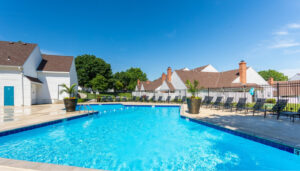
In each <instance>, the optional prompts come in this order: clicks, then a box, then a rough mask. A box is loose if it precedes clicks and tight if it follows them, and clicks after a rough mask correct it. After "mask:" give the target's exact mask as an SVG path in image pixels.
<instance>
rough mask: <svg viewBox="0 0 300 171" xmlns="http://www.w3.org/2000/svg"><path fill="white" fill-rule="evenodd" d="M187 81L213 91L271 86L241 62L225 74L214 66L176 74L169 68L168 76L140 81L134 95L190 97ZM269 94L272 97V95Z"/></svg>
mask: <svg viewBox="0 0 300 171" xmlns="http://www.w3.org/2000/svg"><path fill="white" fill-rule="evenodd" d="M187 80H190V81H191V82H193V81H194V80H197V81H198V82H199V87H202V88H212V89H218V88H228V87H242V86H248V87H249V86H257V85H269V84H268V82H267V81H265V80H264V79H263V78H262V77H261V76H260V75H259V74H258V73H257V72H256V71H255V70H254V69H253V68H252V67H247V65H246V62H244V61H241V62H240V63H239V68H238V69H234V70H229V71H223V72H219V71H218V70H217V69H215V68H214V67H213V66H212V65H205V66H202V67H198V68H195V69H191V70H190V69H188V68H183V69H180V70H175V71H174V72H172V69H171V68H170V67H169V68H168V69H167V74H165V73H163V74H162V76H161V77H160V78H158V79H156V80H154V81H143V82H140V81H138V83H137V86H136V89H135V92H134V93H133V95H134V96H141V95H146V96H149V97H150V98H151V97H152V96H154V95H155V96H163V98H164V99H165V98H166V97H167V96H171V99H173V98H174V97H175V96H190V94H189V93H187V87H186V84H185V83H186V81H187ZM211 94H213V92H212V93H211ZM269 94H270V97H271V93H269ZM199 95H200V94H199ZM241 95H243V94H241ZM200 96H201V95H200Z"/></svg>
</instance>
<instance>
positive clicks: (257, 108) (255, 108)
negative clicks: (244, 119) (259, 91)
mask: <svg viewBox="0 0 300 171" xmlns="http://www.w3.org/2000/svg"><path fill="white" fill-rule="evenodd" d="M265 102H266V99H263V98H258V99H257V100H256V102H255V104H254V106H253V107H247V108H246V110H247V111H246V112H247V113H249V110H252V112H253V116H254V114H255V112H257V111H262V110H263V107H264V105H265Z"/></svg>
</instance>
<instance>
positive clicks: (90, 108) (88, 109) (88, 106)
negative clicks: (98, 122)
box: [78, 104, 94, 113]
mask: <svg viewBox="0 0 300 171" xmlns="http://www.w3.org/2000/svg"><path fill="white" fill-rule="evenodd" d="M81 107H83V108H84V109H85V110H83V111H87V112H88V113H90V111H91V112H92V113H94V110H93V108H92V107H91V106H90V105H89V104H87V105H79V107H78V110H79V112H80V111H81V110H80V108H81Z"/></svg>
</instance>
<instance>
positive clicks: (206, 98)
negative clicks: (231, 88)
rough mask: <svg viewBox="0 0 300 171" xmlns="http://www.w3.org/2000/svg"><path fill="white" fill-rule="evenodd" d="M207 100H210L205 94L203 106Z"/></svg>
mask: <svg viewBox="0 0 300 171" xmlns="http://www.w3.org/2000/svg"><path fill="white" fill-rule="evenodd" d="M207 100H208V96H205V97H204V99H203V100H202V103H201V106H202V105H203V104H205V103H206V102H207Z"/></svg>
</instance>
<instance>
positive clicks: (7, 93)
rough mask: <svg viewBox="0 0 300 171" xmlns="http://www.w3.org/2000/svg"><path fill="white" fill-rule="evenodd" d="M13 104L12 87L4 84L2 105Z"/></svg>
mask: <svg viewBox="0 0 300 171" xmlns="http://www.w3.org/2000/svg"><path fill="white" fill-rule="evenodd" d="M13 105H14V87H13V86H4V106H13Z"/></svg>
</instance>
